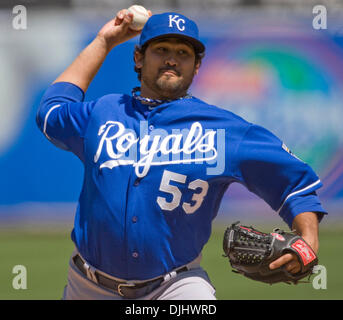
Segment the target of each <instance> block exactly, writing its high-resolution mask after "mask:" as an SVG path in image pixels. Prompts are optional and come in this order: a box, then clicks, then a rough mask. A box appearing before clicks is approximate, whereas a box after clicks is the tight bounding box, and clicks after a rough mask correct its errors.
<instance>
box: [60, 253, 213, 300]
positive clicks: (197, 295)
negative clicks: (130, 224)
mask: <svg viewBox="0 0 343 320" xmlns="http://www.w3.org/2000/svg"><path fill="white" fill-rule="evenodd" d="M75 253H76V251H74V252H73V254H72V257H73V256H74V255H75ZM72 257H71V258H70V260H69V271H68V284H67V285H66V286H65V288H64V293H63V300H125V298H123V297H122V296H120V295H119V294H117V293H115V292H114V291H110V290H108V289H106V288H104V287H102V286H99V285H98V284H96V282H95V281H94V274H92V271H89V272H87V277H86V276H85V275H84V274H83V273H82V272H81V271H79V270H78V268H77V267H76V266H75V264H74V262H73V259H72ZM200 259H201V257H200V258H197V259H196V260H195V261H193V262H191V263H190V264H188V265H187V266H188V268H189V270H188V271H184V272H182V273H179V274H177V275H176V277H174V278H172V279H170V280H169V281H166V282H164V283H163V284H162V285H161V286H159V287H158V288H157V289H155V290H154V291H152V292H150V293H149V294H148V295H146V296H143V297H140V298H139V299H137V300H216V297H215V289H214V287H213V286H212V284H211V282H210V279H209V278H208V275H207V273H206V271H205V270H203V269H202V268H201V267H200ZM90 269H92V268H90ZM93 270H94V269H93ZM97 271H98V272H101V271H99V270H97ZM103 274H104V273H103ZM107 276H108V275H107ZM112 278H113V277H112ZM92 279H93V280H92ZM113 279H115V280H118V281H123V280H122V279H117V278H113Z"/></svg>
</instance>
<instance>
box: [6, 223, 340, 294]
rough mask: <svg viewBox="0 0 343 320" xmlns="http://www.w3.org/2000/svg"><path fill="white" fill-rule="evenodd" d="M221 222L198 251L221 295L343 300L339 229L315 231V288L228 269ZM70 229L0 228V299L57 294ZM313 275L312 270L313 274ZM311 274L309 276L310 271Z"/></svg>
mask: <svg viewBox="0 0 343 320" xmlns="http://www.w3.org/2000/svg"><path fill="white" fill-rule="evenodd" d="M223 232H224V227H216V228H215V229H214V232H213V235H212V237H211V239H210V241H209V243H208V244H207V245H206V247H205V249H204V251H203V263H202V266H203V267H204V268H205V269H206V270H207V272H208V274H209V276H210V278H211V280H212V282H213V284H214V286H215V287H216V289H217V298H218V299H220V300H234V299H321V300H325V299H343V277H342V272H341V271H342V267H343V257H342V253H343V251H342V234H343V229H342V228H335V229H334V230H333V231H332V230H330V231H328V228H325V229H322V230H321V231H320V252H319V264H321V265H323V266H325V268H326V270H327V289H314V287H313V286H312V282H310V283H306V284H299V285H296V286H295V285H287V284H277V285H273V286H270V285H267V284H264V283H257V282H255V281H252V280H249V279H246V278H244V277H243V276H241V275H238V274H235V273H233V272H231V268H230V266H229V264H228V260H226V259H225V258H223V257H222V247H221V245H222V235H223ZM69 233H70V232H69V230H68V231H66V230H65V229H64V230H62V231H61V230H60V231H57V230H55V231H49V232H41V231H37V230H36V231H33V230H15V231H14V230H12V231H9V230H1V232H0V299H1V300H12V299H30V300H37V299H49V300H51V299H52V300H54V299H60V298H61V297H62V293H63V288H64V286H65V284H66V280H67V269H68V260H69V256H70V254H71V252H72V250H73V244H72V242H71V240H70V235H69ZM16 265H23V266H25V267H26V270H27V289H25V290H23V289H17V290H16V289H14V288H13V286H12V281H13V279H14V278H15V277H16V274H15V273H13V272H12V271H13V267H14V266H16ZM314 276H316V275H314ZM312 279H313V276H312Z"/></svg>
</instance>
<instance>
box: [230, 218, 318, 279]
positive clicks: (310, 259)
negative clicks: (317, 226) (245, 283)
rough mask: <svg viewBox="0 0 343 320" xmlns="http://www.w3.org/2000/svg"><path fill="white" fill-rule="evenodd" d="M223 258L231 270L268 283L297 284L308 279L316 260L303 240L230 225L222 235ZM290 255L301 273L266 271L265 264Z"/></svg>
mask: <svg viewBox="0 0 343 320" xmlns="http://www.w3.org/2000/svg"><path fill="white" fill-rule="evenodd" d="M223 249H224V252H225V255H224V257H228V259H229V261H230V264H231V266H232V268H233V270H232V271H234V272H237V273H241V274H243V275H244V276H246V277H248V278H250V279H253V280H257V281H262V282H266V283H269V284H273V283H277V282H286V283H288V284H291V283H294V284H296V283H298V281H299V280H300V279H303V278H304V277H306V276H311V274H312V270H313V267H314V266H315V265H316V264H317V263H318V258H317V256H316V254H315V253H314V251H313V250H312V249H311V247H310V246H309V245H308V244H307V243H306V242H305V241H304V239H303V238H302V237H300V236H298V235H296V234H294V233H293V232H284V231H283V230H280V229H274V230H273V232H272V233H263V232H260V231H257V230H256V229H254V228H253V227H245V226H241V225H239V222H236V223H233V224H232V225H231V226H230V227H228V228H227V229H226V231H225V234H224V240H223ZM288 252H291V253H292V252H293V253H295V254H296V256H297V257H298V259H299V262H300V264H301V270H300V271H299V272H298V273H296V274H292V273H290V272H288V271H287V270H286V269H285V267H284V266H282V267H280V268H277V269H274V270H270V269H269V264H270V263H271V262H272V261H274V260H276V259H278V258H279V257H281V256H282V255H283V254H285V253H288Z"/></svg>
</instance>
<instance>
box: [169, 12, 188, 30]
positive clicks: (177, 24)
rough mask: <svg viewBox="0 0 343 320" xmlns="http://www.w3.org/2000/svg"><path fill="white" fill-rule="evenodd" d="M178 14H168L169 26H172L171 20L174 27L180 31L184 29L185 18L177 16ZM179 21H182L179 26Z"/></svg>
mask: <svg viewBox="0 0 343 320" xmlns="http://www.w3.org/2000/svg"><path fill="white" fill-rule="evenodd" d="M177 18H179V16H178V15H171V14H170V15H169V28H173V22H174V23H175V25H176V27H177V28H178V29H179V30H180V31H184V30H185V28H186V27H185V23H186V21H185V19H182V18H179V19H177ZM180 23H182V24H183V25H182V26H180Z"/></svg>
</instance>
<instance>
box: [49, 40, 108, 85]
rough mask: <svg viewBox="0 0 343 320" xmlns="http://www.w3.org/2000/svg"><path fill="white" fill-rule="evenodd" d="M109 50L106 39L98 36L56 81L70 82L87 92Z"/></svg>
mask: <svg viewBox="0 0 343 320" xmlns="http://www.w3.org/2000/svg"><path fill="white" fill-rule="evenodd" d="M108 52H109V50H108V48H107V46H106V44H105V43H104V41H103V40H102V39H101V38H100V37H99V36H97V37H96V38H95V39H94V40H93V41H92V42H91V43H90V44H89V45H88V46H87V47H86V48H85V49H84V50H83V51H82V52H81V53H80V54H79V56H78V57H77V58H76V59H75V60H74V61H73V62H72V64H71V65H70V66H69V67H68V68H67V69H66V70H65V71H64V72H63V73H62V74H61V75H60V76H59V77H58V78H57V79H56V80H55V81H54V83H56V82H70V83H73V84H75V85H77V86H78V87H80V88H81V89H82V90H83V92H86V91H87V89H88V86H89V85H90V83H91V81H92V80H93V78H94V77H95V75H96V74H97V72H98V71H99V69H100V67H101V65H102V63H103V62H104V60H105V58H106V56H107V54H108Z"/></svg>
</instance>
